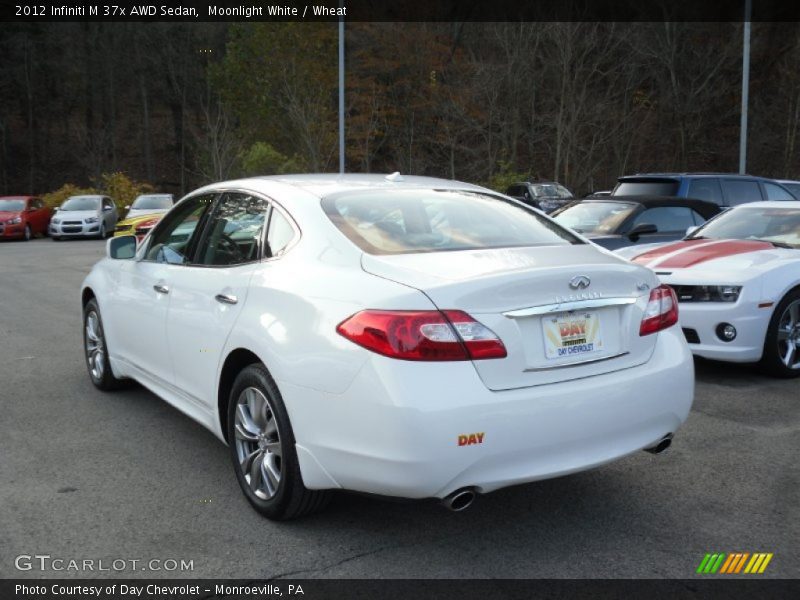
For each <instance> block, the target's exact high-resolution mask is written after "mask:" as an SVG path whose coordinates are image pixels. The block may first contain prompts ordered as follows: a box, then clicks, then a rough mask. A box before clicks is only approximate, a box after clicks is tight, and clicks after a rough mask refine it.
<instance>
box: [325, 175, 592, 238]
mask: <svg viewBox="0 0 800 600" xmlns="http://www.w3.org/2000/svg"><path fill="white" fill-rule="evenodd" d="M322 206H323V209H324V210H325V212H326V214H327V215H328V217H329V218H330V220H331V221H332V222H333V224H334V225H336V227H338V228H339V230H340V231H341V232H342V233H344V234H345V235H346V236H347V237H348V238H349V239H350V240H351V241H353V242H354V243H355V244H356V245H357V246H358V247H359V248H361V249H362V250H364V251H365V252H368V253H370V254H406V253H417V252H443V251H452V250H477V249H485V248H510V247H519V246H542V245H566V244H580V243H582V242H581V241H580V240H579V239H578V238H577V237H575V236H574V235H573V234H571V233H570V232H568V231H567V230H565V229H563V228H561V227H559V226H558V225H557V224H555V223H553V222H551V221H549V220H548V219H546V218H545V217H543V216H540V215H539V214H537V213H536V212H535V211H533V210H530V209H527V208H524V207H522V206H519V205H518V204H516V203H514V202H511V201H508V200H505V199H503V198H500V197H497V196H491V195H488V194H483V193H478V192H471V191H460V190H430V189H428V190H425V189H421V190H380V191H364V192H343V193H340V194H335V195H332V196H329V197H327V198H325V199H324V200H323V201H322Z"/></svg>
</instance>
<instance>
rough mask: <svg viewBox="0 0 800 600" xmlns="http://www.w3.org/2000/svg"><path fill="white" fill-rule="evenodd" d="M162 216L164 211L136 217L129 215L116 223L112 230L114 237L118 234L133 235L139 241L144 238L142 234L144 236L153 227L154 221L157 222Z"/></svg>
mask: <svg viewBox="0 0 800 600" xmlns="http://www.w3.org/2000/svg"><path fill="white" fill-rule="evenodd" d="M163 216H164V213H156V214H151V215H138V216H136V217H131V218H130V219H125V220H124V221H120V222H119V223H117V227H116V229H115V230H114V237H117V236H120V235H135V236H136V241H137V242H141V241H142V240H143V239H144V236H146V235H147V234H148V233H149V232H150V230H151V229H152V228H153V227H155V225H156V223H158V222H159V221H160V220H161V217H163Z"/></svg>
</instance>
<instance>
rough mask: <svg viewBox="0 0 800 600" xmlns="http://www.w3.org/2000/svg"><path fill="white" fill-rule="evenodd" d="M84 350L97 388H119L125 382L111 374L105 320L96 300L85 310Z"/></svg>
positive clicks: (90, 376)
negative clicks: (104, 326) (104, 328)
mask: <svg viewBox="0 0 800 600" xmlns="http://www.w3.org/2000/svg"><path fill="white" fill-rule="evenodd" d="M83 348H84V356H85V357H86V368H87V369H88V371H89V378H90V379H91V380H92V383H93V384H94V385H95V387H96V388H98V389H100V390H103V391H110V390H115V389H117V388H119V387H120V386H121V385H122V383H123V381H122V380H121V379H117V378H116V377H114V373H112V372H111V365H110V364H109V362H108V345H107V344H106V335H105V331H104V330H103V320H102V319H101V318H100V309H99V308H98V306H97V301H96V300H95V299H94V298H92V299H91V300H89V302H87V303H86V306H85V307H84V308H83Z"/></svg>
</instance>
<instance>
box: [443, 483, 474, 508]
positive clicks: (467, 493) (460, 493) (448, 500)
mask: <svg viewBox="0 0 800 600" xmlns="http://www.w3.org/2000/svg"><path fill="white" fill-rule="evenodd" d="M474 501H475V492H474V491H473V490H471V489H469V488H463V489H460V490H456V491H455V492H453V493H451V494H448V495H447V496H445V497H444V498H443V499H442V506H444V507H445V508H446V509H447V510H451V511H453V512H461V511H462V510H466V509H468V508H469V507H470V505H471V504H472V503H473V502H474Z"/></svg>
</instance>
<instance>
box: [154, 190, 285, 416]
mask: <svg viewBox="0 0 800 600" xmlns="http://www.w3.org/2000/svg"><path fill="white" fill-rule="evenodd" d="M269 211H270V202H269V201H268V200H267V199H266V198H263V197H261V196H258V195H255V194H252V193H246V192H226V193H225V194H223V195H222V196H221V197H220V198H219V200H218V201H217V203H216V204H215V206H214V208H213V210H212V211H211V212H210V215H209V218H208V224H207V225H205V226H204V229H203V235H202V237H201V238H200V241H199V242H198V244H197V248H196V250H195V252H194V254H193V259H192V261H191V262H190V264H188V265H187V266H186V267H183V268H181V269H180V270H179V271H177V272H175V273H174V275H173V276H172V277H171V279H170V285H171V288H170V296H171V297H170V305H169V316H168V319H167V338H168V343H169V349H170V355H171V356H172V360H173V364H174V370H175V385H176V386H177V387H178V388H179V389H180V390H181V391H182V392H184V393H186V394H188V395H189V396H191V397H192V398H193V399H194V400H195V401H198V402H200V403H202V404H204V405H205V408H207V409H208V410H210V411H213V410H215V409H216V402H217V395H216V391H215V390H216V377H217V371H218V368H219V364H220V361H221V360H222V358H223V357H222V352H223V350H224V348H225V343H226V341H227V339H228V336H229V334H230V332H231V329H232V328H233V326H234V323H235V322H236V319H237V318H238V317H239V315H240V313H241V311H242V308H243V306H244V303H245V299H246V298H247V292H248V289H249V285H250V280H251V278H252V276H253V273H254V271H255V270H256V269H257V268H258V267H259V260H260V259H261V257H262V255H263V254H262V252H263V246H264V238H265V228H266V226H267V220H268V218H269Z"/></svg>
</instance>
